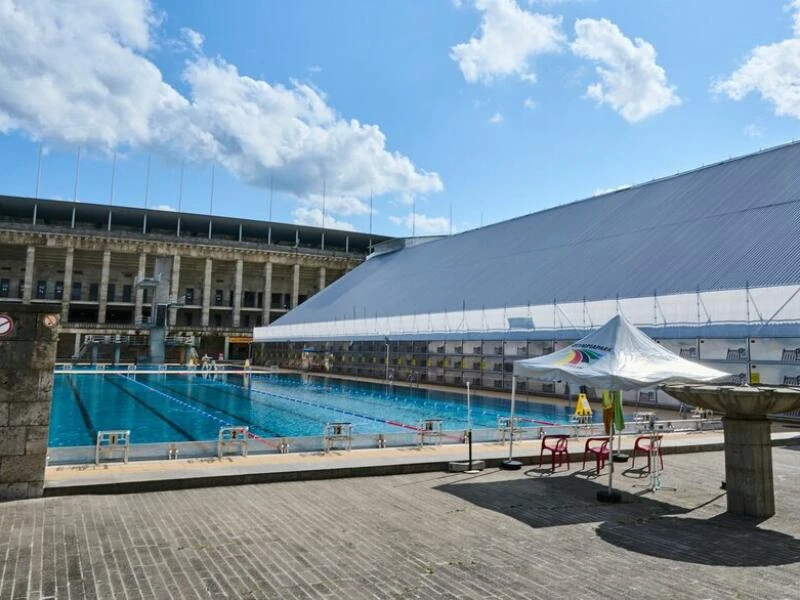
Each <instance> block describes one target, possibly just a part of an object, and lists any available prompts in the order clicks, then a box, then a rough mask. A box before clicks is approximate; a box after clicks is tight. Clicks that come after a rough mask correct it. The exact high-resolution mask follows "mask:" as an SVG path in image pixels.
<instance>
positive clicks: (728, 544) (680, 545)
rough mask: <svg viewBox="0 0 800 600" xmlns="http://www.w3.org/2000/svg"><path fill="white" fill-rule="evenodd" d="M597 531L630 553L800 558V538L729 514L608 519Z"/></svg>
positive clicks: (739, 559) (729, 562)
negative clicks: (648, 518)
mask: <svg viewBox="0 0 800 600" xmlns="http://www.w3.org/2000/svg"><path fill="white" fill-rule="evenodd" d="M597 535H598V536H599V537H600V538H601V539H602V540H604V541H606V542H608V543H609V544H613V545H614V546H617V547H619V548H624V549H625V550H628V551H630V552H636V553H638V554H646V555H648V556H654V557H657V558H666V559H669V560H677V561H682V562H688V563H695V564H701V565H715V566H726V567H765V566H770V565H786V564H791V563H796V562H800V540H798V539H796V538H794V537H792V536H791V535H787V534H785V533H780V532H777V531H770V530H768V529H759V528H758V527H756V526H755V525H754V522H753V521H751V520H749V519H742V518H737V517H733V516H730V515H727V514H723V515H718V516H716V517H713V518H711V519H692V518H685V517H670V516H663V517H656V518H654V519H650V520H647V521H646V522H643V523H642V522H630V521H624V522H621V523H620V522H612V521H608V522H605V523H603V524H601V525H600V526H599V527H598V528H597Z"/></svg>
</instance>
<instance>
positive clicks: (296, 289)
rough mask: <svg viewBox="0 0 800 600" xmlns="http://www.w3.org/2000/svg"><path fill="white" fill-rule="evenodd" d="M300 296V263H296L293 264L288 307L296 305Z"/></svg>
mask: <svg viewBox="0 0 800 600" xmlns="http://www.w3.org/2000/svg"><path fill="white" fill-rule="evenodd" d="M299 298H300V264H299V263H298V264H296V265H295V266H294V272H293V273H292V304H291V305H290V308H294V307H295V306H297V303H298V300H299Z"/></svg>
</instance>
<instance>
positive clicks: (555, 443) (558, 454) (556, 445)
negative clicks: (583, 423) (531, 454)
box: [539, 434, 569, 471]
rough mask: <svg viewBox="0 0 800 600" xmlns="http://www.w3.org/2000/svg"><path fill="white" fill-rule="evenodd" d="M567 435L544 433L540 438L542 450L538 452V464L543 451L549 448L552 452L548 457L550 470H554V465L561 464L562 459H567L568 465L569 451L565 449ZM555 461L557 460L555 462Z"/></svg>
mask: <svg viewBox="0 0 800 600" xmlns="http://www.w3.org/2000/svg"><path fill="white" fill-rule="evenodd" d="M568 439H569V436H568V435H565V434H558V435H546V436H544V437H543V438H542V450H541V452H539V466H540V467H541V466H542V457H543V456H544V451H545V450H549V451H550V452H551V454H552V456H551V457H550V470H551V471H554V470H555V468H556V465H558V466H561V465H563V464H564V459H566V461H567V466H568V467H569V452H568V451H567V440H568ZM556 461H557V462H556Z"/></svg>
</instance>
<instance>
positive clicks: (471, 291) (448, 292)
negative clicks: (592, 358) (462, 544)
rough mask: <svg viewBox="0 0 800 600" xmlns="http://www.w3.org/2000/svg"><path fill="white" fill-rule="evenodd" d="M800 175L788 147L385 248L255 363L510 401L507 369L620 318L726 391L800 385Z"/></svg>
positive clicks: (796, 149) (272, 329)
mask: <svg viewBox="0 0 800 600" xmlns="http://www.w3.org/2000/svg"><path fill="white" fill-rule="evenodd" d="M799 166H800V143H792V144H787V145H783V146H779V147H776V148H771V149H769V150H765V151H762V152H759V153H756V154H751V155H748V156H744V157H740V158H735V159H731V160H727V161H724V162H721V163H717V164H713V165H710V166H705V167H702V168H699V169H696V170H693V171H689V172H685V173H681V174H678V175H675V176H670V177H665V178H663V179H659V180H654V181H651V182H649V183H645V184H642V185H636V186H632V187H630V188H627V189H622V190H619V191H615V192H612V193H608V194H604V195H600V196H595V197H591V198H587V199H585V200H581V201H578V202H574V203H570V204H566V205H562V206H558V207H556V208H552V209H548V210H543V211H540V212H537V213H533V214H530V215H527V216H524V217H520V218H516V219H512V220H509V221H505V222H502V223H497V224H494V225H490V226H486V227H482V228H479V229H475V230H471V231H467V232H464V233H460V234H457V235H453V236H450V237H445V238H440V239H434V240H429V241H427V243H413V244H404V243H402V240H392V241H389V242H386V243H385V244H382V245H379V246H377V247H376V249H375V252H373V254H372V255H371V256H370V257H369V259H368V260H367V261H366V262H364V263H363V264H361V265H360V266H358V267H357V268H356V269H354V270H353V271H351V272H350V273H348V274H347V275H346V276H345V277H342V278H341V279H339V280H337V281H336V282H335V283H334V284H332V285H330V286H329V287H328V288H326V289H325V290H324V291H323V292H322V293H320V294H317V295H315V296H314V297H313V298H311V299H309V300H308V301H307V302H305V303H304V304H303V305H302V306H299V307H298V308H296V309H294V310H292V311H290V312H289V313H287V314H285V315H283V316H281V317H280V318H279V319H278V320H277V321H275V322H274V323H272V324H271V325H270V326H269V327H256V328H255V332H254V338H255V341H256V352H255V356H256V359H257V361H259V362H261V363H269V364H282V365H286V366H299V365H301V364H305V365H316V366H318V367H320V368H323V369H325V370H329V371H332V372H336V373H342V374H348V375H358V376H367V377H379V378H384V377H387V376H390V377H393V378H394V379H395V380H399V379H403V380H414V381H428V382H432V383H441V384H449V385H463V383H464V382H465V381H470V382H472V384H473V385H474V386H475V387H483V388H494V389H508V388H509V387H510V385H511V366H512V363H513V361H514V360H518V359H520V358H525V357H530V356H538V355H542V354H546V353H549V352H552V351H554V350H557V349H559V348H561V347H563V346H565V345H567V344H569V343H571V342H573V341H575V340H577V339H579V338H581V337H583V336H584V335H585V334H586V333H588V332H589V331H590V330H591V329H593V328H596V327H598V326H600V325H602V324H603V323H605V322H606V321H607V320H608V319H610V318H611V317H612V316H614V315H615V314H617V313H622V314H623V315H625V317H626V318H627V319H628V320H630V321H631V322H633V323H635V324H636V325H638V326H639V327H641V328H642V329H643V330H644V331H645V332H646V333H647V334H649V335H650V336H651V337H653V338H654V339H656V340H658V341H659V342H660V343H662V344H663V345H664V346H666V347H668V348H670V349H672V350H674V351H675V352H678V353H679V354H680V355H681V356H684V357H688V358H691V359H695V360H699V361H701V362H704V363H707V364H709V365H711V366H715V367H718V368H720V369H722V370H725V371H728V372H730V373H731V380H732V381H735V382H745V381H751V382H762V383H772V384H789V385H797V384H798V383H800V326H799V324H800V168H799ZM522 387H523V389H525V388H526V387H527V389H528V390H530V391H533V392H553V393H563V392H564V391H565V390H564V388H563V386H561V385H560V384H555V385H554V384H547V383H536V382H524V383H523V384H522Z"/></svg>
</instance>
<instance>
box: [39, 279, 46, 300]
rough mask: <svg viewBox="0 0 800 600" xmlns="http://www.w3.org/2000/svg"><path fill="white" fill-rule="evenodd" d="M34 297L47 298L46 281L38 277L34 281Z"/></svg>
mask: <svg viewBox="0 0 800 600" xmlns="http://www.w3.org/2000/svg"><path fill="white" fill-rule="evenodd" d="M36 298H38V299H39V300H44V299H45V298H47V281H45V280H44V279H40V280H39V281H37V282H36Z"/></svg>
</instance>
